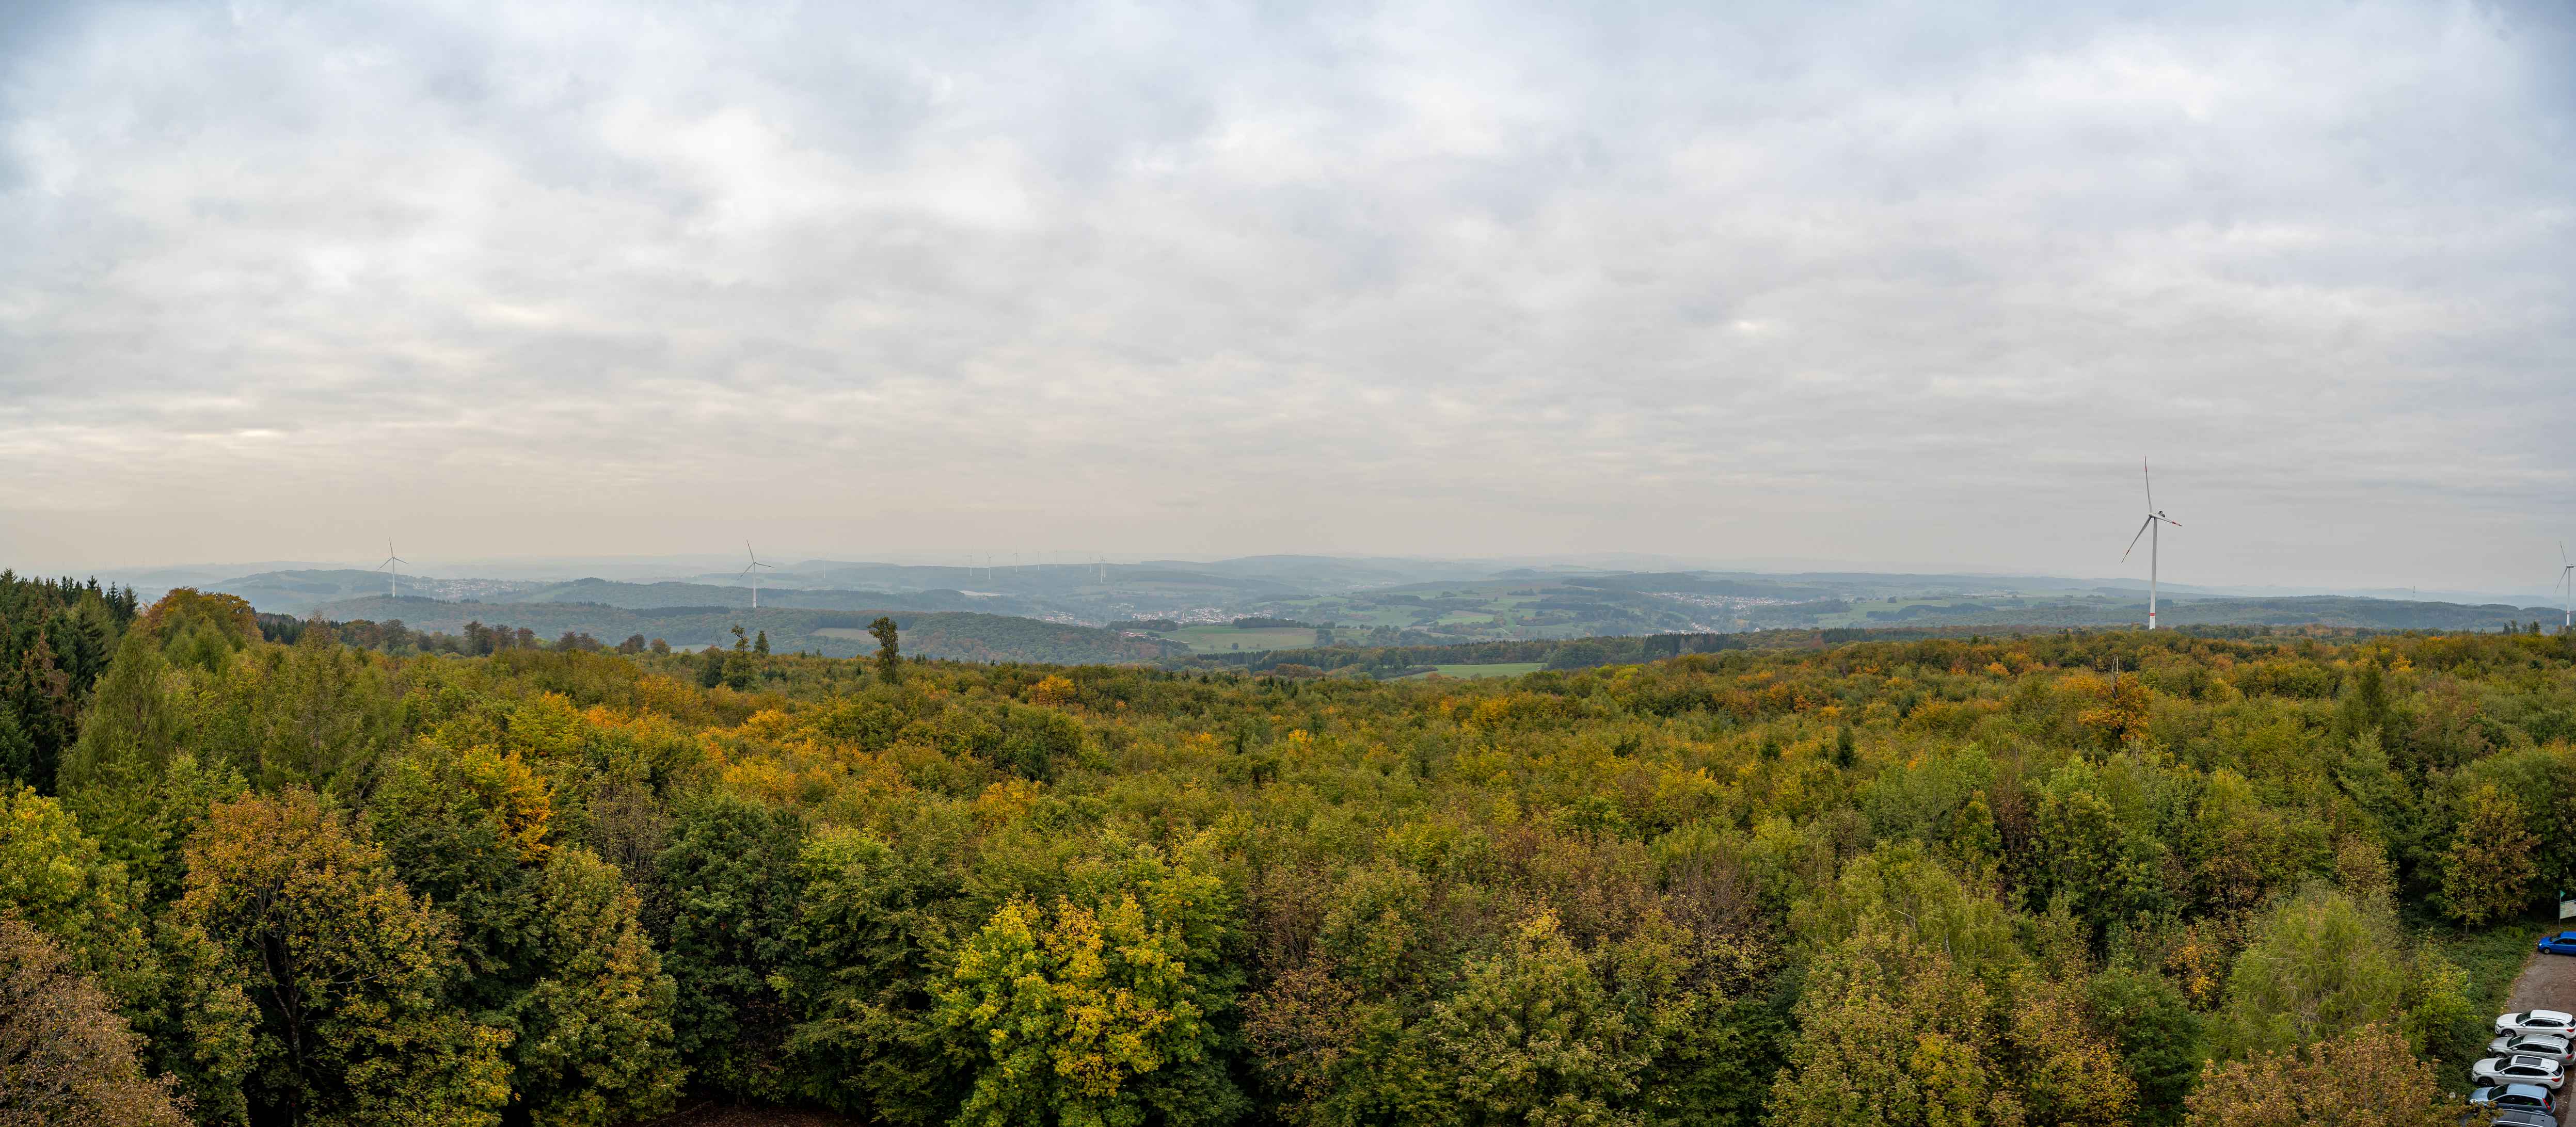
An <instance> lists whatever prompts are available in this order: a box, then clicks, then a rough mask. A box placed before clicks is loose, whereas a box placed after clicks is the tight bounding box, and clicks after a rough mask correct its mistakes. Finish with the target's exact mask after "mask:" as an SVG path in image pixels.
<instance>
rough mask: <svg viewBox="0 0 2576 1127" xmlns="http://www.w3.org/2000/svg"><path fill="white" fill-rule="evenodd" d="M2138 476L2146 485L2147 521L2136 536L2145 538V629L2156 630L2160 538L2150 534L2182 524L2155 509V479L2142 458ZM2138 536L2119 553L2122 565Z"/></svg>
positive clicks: (2136, 544) (2133, 537)
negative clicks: (2124, 550)
mask: <svg viewBox="0 0 2576 1127" xmlns="http://www.w3.org/2000/svg"><path fill="white" fill-rule="evenodd" d="M2138 476H2139V477H2142V478H2144V479H2146V483H2147V519H2146V521H2145V522H2144V523H2141V524H2139V525H2138V536H2145V537H2147V629H2149V630H2153V629H2155V628H2156V564H2157V560H2156V546H2157V541H2158V540H2159V539H2161V537H2159V536H2155V535H2151V534H2152V533H2157V532H2161V531H2162V530H2161V529H2159V528H2158V527H2157V526H2158V525H2166V524H2170V525H2173V526H2174V527H2175V528H2181V527H2182V523H2181V522H2179V521H2176V520H2174V519H2173V518H2172V517H2168V516H2166V515H2165V512H2164V510H2163V509H2159V508H2157V507H2156V479H2155V476H2154V475H2152V474H2149V473H2148V472H2147V460H2146V459H2144V458H2140V459H2138ZM2138 536H2132V537H2130V538H2129V551H2127V552H2122V553H2120V561H2121V562H2122V563H2126V562H2128V559H2129V553H2130V552H2135V551H2137V550H2138Z"/></svg>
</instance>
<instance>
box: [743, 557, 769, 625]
mask: <svg viewBox="0 0 2576 1127" xmlns="http://www.w3.org/2000/svg"><path fill="white" fill-rule="evenodd" d="M742 554H743V555H746V556H749V557H751V563H750V564H748V565H746V566H744V568H743V569H742V574H743V575H748V576H750V577H751V609H753V610H759V609H760V572H759V571H757V570H755V569H757V568H764V567H768V566H769V565H768V564H765V563H762V562H760V553H758V552H755V551H752V550H751V541H749V540H745V541H743V542H742Z"/></svg>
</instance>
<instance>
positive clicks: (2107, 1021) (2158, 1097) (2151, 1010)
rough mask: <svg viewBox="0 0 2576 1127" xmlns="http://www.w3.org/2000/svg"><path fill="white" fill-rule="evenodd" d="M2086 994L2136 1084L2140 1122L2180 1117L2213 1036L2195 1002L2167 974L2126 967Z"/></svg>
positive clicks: (2102, 977)
mask: <svg viewBox="0 0 2576 1127" xmlns="http://www.w3.org/2000/svg"><path fill="white" fill-rule="evenodd" d="M2086 993H2087V995H2088V1000H2089V1001H2090V1003H2091V1005H2092V1009H2093V1013H2094V1014H2095V1015H2096V1019H2097V1021H2098V1023H2099V1024H2100V1026H2101V1027H2102V1028H2103V1029H2104V1030H2105V1031H2106V1032H2107V1033H2108V1034H2109V1035H2110V1037H2111V1039H2112V1041H2113V1043H2114V1044H2116V1045H2117V1046H2118V1048H2119V1052H2120V1059H2121V1061H2122V1062H2123V1063H2124V1064H2125V1065H2126V1067H2127V1068H2128V1071H2129V1078H2130V1079H2131V1080H2132V1081H2133V1082H2134V1083H2135V1084H2136V1086H2137V1091H2138V1111H2139V1114H2140V1116H2141V1118H2142V1119H2143V1120H2145V1121H2146V1122H2150V1123H2171V1122H2173V1121H2174V1120H2176V1119H2178V1118H2180V1117H2181V1115H2182V1101H2183V1096H2184V1095H2185V1094H2187V1093H2189V1092H2190V1091H2191V1086H2192V1081H2193V1080H2195V1079H2196V1078H2198V1076H2199V1074H2200V1068H2201V1064H2202V1063H2203V1062H2204V1061H2206V1060H2207V1059H2208V1057H2209V1052H2208V1047H2207V1046H2208V1038H2207V1036H2206V1034H2205V1033H2204V1032H2203V1029H2202V1022H2201V1019H2200V1015H2199V1014H2198V1013H2196V1012H2194V1011H2193V1010H2192V1008H2191V1001H2190V1000H2189V999H2187V998H2185V997H2183V994H2182V991H2181V990H2180V989H2178V988H2176V987H2175V986H2174V985H2173V984H2172V983H2170V982H2167V981H2165V980H2164V978H2163V977H2162V976H2159V975H2154V974H2147V973H2142V972H2139V971H2136V970H2133V969H2130V968H2127V967H2112V968H2111V969H2108V970H2105V971H2103V972H2102V973H2100V974H2097V975H2095V976H2093V979H2092V982H2091V983H2090V984H2089V985H2088V986H2087V988H2086Z"/></svg>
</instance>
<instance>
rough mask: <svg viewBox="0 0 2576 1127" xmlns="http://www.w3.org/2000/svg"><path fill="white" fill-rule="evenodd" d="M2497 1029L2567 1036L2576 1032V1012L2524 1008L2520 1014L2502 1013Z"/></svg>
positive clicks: (2509, 1031) (2498, 1018) (2500, 1030)
mask: <svg viewBox="0 0 2576 1127" xmlns="http://www.w3.org/2000/svg"><path fill="white" fill-rule="evenodd" d="M2495 1031H2496V1032H2498V1033H2545V1034H2547V1035H2549V1036H2552V1037H2565V1036H2568V1035H2569V1034H2571V1033H2576V1014H2569V1013H2567V1012H2566V1011H2564V1010H2524V1011H2522V1012H2521V1013H2518V1014H2502V1015H2499V1016H2498V1017H2497V1018H2496V1020H2495Z"/></svg>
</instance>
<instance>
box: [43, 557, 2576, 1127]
mask: <svg viewBox="0 0 2576 1127" xmlns="http://www.w3.org/2000/svg"><path fill="white" fill-rule="evenodd" d="M863 625H864V624H863ZM278 633H279V631H276V630H274V629H270V630H265V631H264V630H263V628H262V624H261V622H260V620H259V619H258V618H257V617H256V616H254V615H252V614H251V613H250V611H249V608H248V606H247V605H246V604H241V603H240V601H239V600H234V599H228V597H225V596H208V595H200V594H197V593H195V592H190V591H184V590H183V591H178V592H173V593H172V594H171V595H170V596H168V597H167V598H165V599H163V600H161V601H160V602H158V603H156V604H155V605H153V606H151V607H148V608H143V607H137V606H136V605H134V600H132V598H131V597H130V596H126V595H123V594H122V593H120V592H117V591H115V590H114V589H100V588H96V587H93V586H89V585H86V584H70V583H66V582H55V581H44V582H31V581H22V580H17V579H15V578H14V577H10V578H7V579H6V580H0V645H5V646H7V647H8V648H7V649H6V650H0V658H5V661H0V773H5V774H6V775H7V777H8V778H7V788H6V791H7V793H6V794H5V796H0V988H5V989H6V990H7V991H11V992H12V993H11V994H10V996H11V997H12V998H41V999H45V1001H44V1004H43V1005H41V1006H38V1005H34V1004H27V1005H13V1006H11V1007H10V1008H9V1010H8V1013H7V1015H6V1016H5V1017H0V1044H26V1043H32V1042H34V1041H36V1040H40V1039H41V1040H44V1041H45V1043H47V1044H59V1045H60V1046H61V1051H60V1052H58V1053H56V1054H55V1055H54V1056H52V1057H48V1058H47V1060H46V1063H45V1065H44V1067H45V1068H46V1069H48V1070H50V1071H48V1072H46V1073H45V1076H46V1077H49V1078H50V1079H45V1080H44V1081H43V1083H41V1084H39V1083H37V1082H36V1081H34V1080H30V1079H27V1078H25V1077H24V1076H22V1075H21V1074H19V1073H11V1072H5V1071H0V1122H24V1121H36V1122H164V1121H167V1122H176V1121H178V1117H180V1116H185V1117H187V1118H189V1119H191V1120H193V1121H194V1122H199V1123H208V1124H216V1123H229V1124H239V1123H262V1124H265V1123H295V1124H308V1123H309V1124H377V1123H406V1124H414V1123H436V1124H458V1125H483V1124H500V1123H510V1124H546V1125H558V1124H560V1125H575V1124H603V1125H604V1124H618V1123H628V1122H633V1121H637V1120H640V1119H644V1118H647V1117H650V1116H652V1115H656V1114H659V1113H662V1112H665V1111H668V1110H670V1109H671V1108H673V1107H675V1106H677V1105H678V1103H679V1101H681V1100H682V1099H684V1098H707V1099H715V1100H721V1101H727V1102H738V1103H750V1104H775V1105H795V1106H804V1107H812V1108H820V1109H826V1110H830V1111H835V1112H840V1113H844V1114H848V1115H851V1116H854V1117H856V1118H857V1119H859V1120H861V1121H863V1122H886V1123H910V1124H942V1123H960V1124H1005V1123H1011V1124H1017V1123H1041V1124H1066V1125H1077V1124H1079V1125H1090V1124H1104V1125H1105V1124H1201V1123H1204V1124H1224V1123H1245V1124H1258V1123H1280V1124H1298V1125H1309V1124H1311V1125H1326V1124H1334V1125H1340V1124H1362V1123H1390V1124H1393V1123H1401V1124H1455V1125H1470V1124H1499V1123H1506V1122H1509V1123H1563V1124H1576V1123H1590V1124H1638V1125H1644V1124H1707V1123H1718V1124H1725V1123H1735V1124H1745V1125H1748V1127H1749V1125H1752V1124H1765V1123H1767V1124H1780V1125H1783V1127H1786V1125H1791V1124H1799V1125H1803V1124H1809V1123H1814V1124H1824V1123H1829V1122H1830V1123H1853V1122H1865V1121H1879V1122H1893V1123H1908V1124H1917V1123H1919V1124H1935V1123H1939V1124H1954V1123H1971V1122H1974V1123H1998V1124H2001V1123H2013V1124H2022V1123H2039V1122H2056V1123H2084V1124H2095V1123H2098V1124H2112V1123H2132V1122H2135V1123H2176V1122H2183V1121H2186V1120H2188V1121H2190V1122H2193V1123H2200V1124H2219V1123H2238V1122H2252V1121H2255V1120H2261V1121H2263V1122H2267V1123H2268V1122H2275V1121H2279V1122H2290V1121H2292V1120H2294V1119H2298V1118H2299V1117H2300V1116H2302V1115H2309V1114H2310V1113H2308V1112H2305V1111H2302V1110H2300V1109H2299V1108H2289V1109H2288V1110H2286V1111H2285V1110H2284V1106H2285V1105H2282V1104H2280V1102H2279V1101H2280V1098H2281V1097H2280V1093H2281V1091H2282V1090H2283V1087H2284V1085H2285V1084H2290V1083H2293V1082H2296V1083H2299V1084H2308V1085H2311V1086H2316V1087H2315V1091H2316V1092H2318V1093H2331V1092H2335V1091H2345V1092H2352V1091H2366V1092H2370V1093H2374V1094H2375V1096H2378V1097H2385V1101H2384V1102H2385V1107H2386V1108H2387V1109H2388V1110H2387V1117H2386V1118H2385V1119H2384V1120H2383V1121H2385V1122H2390V1123H2410V1124H2423V1125H2425V1127H2432V1125H2433V1124H2436V1123H2440V1124H2444V1125H2445V1127H2447V1125H2449V1124H2452V1123H2455V1122H2456V1121H2457V1117H2458V1109H2457V1107H2456V1105H2455V1104H2452V1103H2449V1102H2447V1101H2449V1100H2450V1099H2451V1096H2450V1095H2448V1094H2446V1093H2456V1092H2457V1091H2460V1090H2463V1089H2464V1088H2465V1086H2466V1085H2465V1073H2464V1068H2465V1065H2466V1064H2467V1063H2468V1062H2469V1061H2471V1060H2473V1059H2475V1058H2476V1057H2477V1056H2479V1055H2482V1049H2483V1045H2484V1025H2483V1019H2484V1018H2485V1017H2486V1016H2487V1015H2488V1014H2489V1013H2491V1012H2492V1009H2491V1008H2490V1007H2491V1004H2492V1003H2493V1002H2494V1001H2495V1000H2496V998H2497V996H2498V992H2499V990H2500V988H2501V985H2502V983H2501V981H2499V980H2498V979H2497V978H2496V977H2495V975H2494V974H2493V973H2491V972H2492V970H2493V967H2492V966H2491V965H2489V964H2490V963H2491V962H2492V960H2487V961H2483V962H2482V961H2480V960H2479V958H2478V957H2477V954H2476V953H2477V952H2478V951H2481V950H2486V949H2488V948H2490V947H2492V948H2497V949H2501V947H2500V945H2499V944H2496V943H2488V944H2487V946H2486V947H2481V946H2480V944H2481V943H2484V942H2486V940H2487V938H2488V937H2494V936H2503V937H2505V939H2507V940H2511V947H2512V949H2513V950H2515V951H2523V950H2527V949H2528V944H2527V942H2525V941H2523V940H2520V939H2518V938H2515V937H2517V936H2521V935H2523V934H2526V933H2527V932H2528V931H2529V930H2531V926H2532V923H2533V922H2536V921H2537V920H2538V918H2539V917H2538V916H2537V915H2536V913H2537V911H2538V909H2539V908H2540V907H2541V904H2542V902H2543V900H2544V898H2545V897H2546V895H2547V894H2548V893H2549V892H2550V891H2552V890H2553V889H2556V888H2562V887H2569V886H2576V849H2569V848H2566V847H2565V844H2564V843H2566V842H2568V841H2570V840H2571V839H2576V751H2571V748H2570V740H2571V738H2576V639H2571V638H2569V637H2567V636H2563V635H2562V636H2542V635H2538V634H2531V633H2515V634H2474V635H2406V636H2380V637H2372V638H2353V639H2346V640H2341V641H2334V640H2320V639H2316V638H2273V639H2265V638H2244V639H2222V638H2210V637H2191V636H2184V635H2177V634H2174V633H2172V632H2158V633H2155V634H2147V633H2139V632H2103V633H2061V634H2051V635H2042V636H2031V637H2021V638H2004V639H1966V638H1919V639H1912V640H1876V639H1872V638H1869V637H1866V636H1864V637H1863V638H1862V639H1860V640H1853V641H1845V642H1841V643H1839V644H1830V645H1825V644H1820V643H1817V644H1809V645H1805V646H1801V647H1797V648H1772V649H1755V648H1726V649H1715V650H1712V651H1711V652H1689V651H1690V649H1692V648H1694V647H1690V646H1685V645H1682V644H1678V643H1677V644H1674V645H1672V646H1671V647H1670V648H1666V649H1662V650H1660V651H1653V652H1649V651H1646V650H1643V649H1639V650H1637V651H1636V652H1634V653H1633V654H1631V653H1626V652H1623V653H1621V654H1617V655H1605V659H1604V660H1609V661H1611V663H1608V664H1599V665H1595V666H1591V667H1585V668H1573V669H1560V670H1546V671H1541V672H1536V673H1531V674H1528V675H1525V676H1520V677H1514V678H1498V679H1493V680H1488V681H1431V682H1421V681H1377V680H1370V679H1367V678H1358V677H1295V676H1271V675H1264V674H1262V673H1260V672H1258V671H1257V670H1248V669H1243V668H1186V669H1149V668H1138V667H1112V666H1049V665H1022V664H1001V665H982V664H963V663H955V662H945V661H922V660H918V659H915V658H911V657H906V656H904V655H903V653H902V652H901V651H902V647H903V645H904V644H905V643H908V642H909V641H910V640H911V634H910V633H909V632H904V633H901V634H900V635H899V634H898V633H897V631H896V628H895V624H894V623H893V622H892V621H886V622H885V623H884V628H883V630H882V631H881V632H878V633H875V634H873V635H870V637H871V638H872V639H873V644H874V645H875V646H876V647H877V652H876V653H875V654H873V655H871V656H869V657H865V658H823V657H814V656H804V655H796V654H789V653H783V652H774V651H773V652H762V649H763V648H765V647H759V646H754V645H753V644H752V639H751V638H749V637H746V638H745V640H744V643H743V644H742V645H741V646H740V647H739V648H732V649H728V650H725V651H722V652H720V653H718V654H716V655H714V657H712V658H710V657H708V656H705V655H697V654H681V653H670V654H664V653H655V652H653V651H652V649H650V648H649V647H644V646H638V647H635V648H634V649H633V650H632V651H631V652H626V653H619V652H615V650H614V648H613V647H606V648H602V649H600V650H598V651H597V652H593V651H592V650H591V649H590V648H588V647H578V646H574V647H537V646H530V647H524V648H523V647H516V646H511V647H495V648H494V649H492V650H491V652H488V653H483V654H478V655H463V654H452V653H443V652H410V653H402V654H396V653H388V652H385V651H384V649H382V648H365V647H361V646H358V645H352V644H348V643H347V642H344V640H343V639H341V638H340V637H338V636H337V633H336V632H335V631H334V630H333V629H332V628H331V627H329V626H328V625H323V624H318V623H317V624H308V625H304V626H303V627H301V628H300V629H297V630H294V631H292V632H291V633H292V641H291V642H288V641H276V640H270V638H271V636H272V635H275V634H278ZM1629 642H1630V643H1632V644H1636V643H1637V640H1634V639H1631V640H1629ZM1810 642H1811V643H1814V639H1813V638H1812V637H1810ZM1617 657H1628V658H1630V660H1626V661H1617V660H1612V659H1614V658H1617ZM1646 658H1652V659H1653V660H1641V659H1646ZM2114 670H2116V671H2117V672H2116V673H2115V672H2114ZM2518 843H2530V844H2528V845H2524V844H2518ZM65 1014H71V1015H80V1014H87V1015H90V1016H89V1017H87V1018H72V1019H66V1018H64V1017H62V1016H61V1015H65ZM65 1020H71V1021H73V1022H74V1024H76V1025H77V1026H78V1027H80V1028H82V1029H84V1030H86V1031H87V1032H86V1033H84V1035H83V1039H82V1040H80V1041H79V1042H78V1043H76V1044H75V1043H72V1042H64V1041H61V1040H60V1039H59V1037H50V1036H49V1035H48V1034H46V1033H45V1032H43V1030H45V1029H54V1028H58V1027H60V1025H59V1023H60V1022H62V1021H65ZM45 1022H56V1023H58V1024H57V1025H54V1026H48V1025H44V1024H43V1023H45ZM2334 1085H2342V1087H2340V1088H2337V1087H2334ZM2356 1085H2367V1087H2356ZM2302 1090H2303V1091H2305V1090H2307V1089H2302ZM66 1093H69V1094H66ZM2313 1098H2314V1099H2316V1100H2319V1101H2323V1100H2325V1099H2326V1098H2327V1095H2325V1094H2319V1095H2316V1096H2314V1097H2313ZM37 1099H47V1100H54V1101H56V1102H55V1103H53V1104H45V1105H42V1106H43V1107H64V1108H94V1109H106V1110H89V1111H66V1112H60V1113H50V1112H44V1111H41V1110H39V1111H34V1112H30V1111H28V1110H26V1109H28V1108H31V1107H37V1106H39V1105H36V1104H33V1103H30V1102H29V1101H33V1100H37ZM83 1100H86V1101H89V1102H88V1103H86V1104H84V1103H81V1102H79V1101H83ZM2303 1106H2304V1105H2303ZM2317 1106H2319V1107H2323V1106H2325V1105H2324V1104H2323V1103H2322V1102H2320V1103H2318V1104H2317ZM47 1114H55V1115H56V1118H54V1119H45V1118H43V1116H44V1115H47ZM13 1115H14V1116H17V1118H16V1119H14V1120H13V1119H11V1118H10V1117H11V1116H13ZM81 1116H88V1118H81ZM31 1117H32V1118H31ZM2308 1121H2313V1119H2310V1120H2308Z"/></svg>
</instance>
